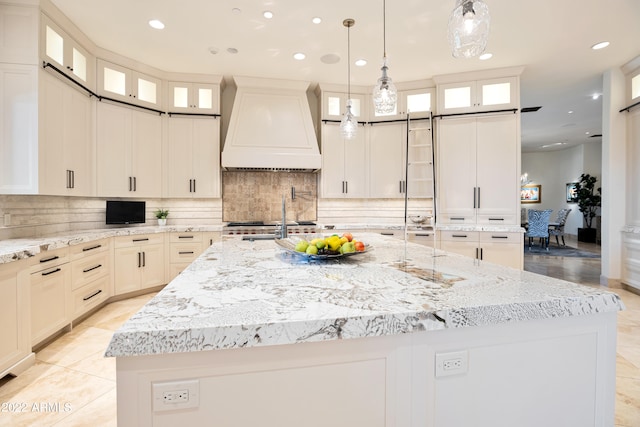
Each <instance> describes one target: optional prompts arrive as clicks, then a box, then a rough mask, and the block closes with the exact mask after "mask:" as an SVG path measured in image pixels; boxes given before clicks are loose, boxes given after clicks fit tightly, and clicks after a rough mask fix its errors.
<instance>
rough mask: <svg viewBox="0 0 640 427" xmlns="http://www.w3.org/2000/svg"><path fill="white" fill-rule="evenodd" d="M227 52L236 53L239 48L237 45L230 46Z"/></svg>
mask: <svg viewBox="0 0 640 427" xmlns="http://www.w3.org/2000/svg"><path fill="white" fill-rule="evenodd" d="M227 52H229V53H234V54H235V53H238V49H236V48H235V47H228V48H227Z"/></svg>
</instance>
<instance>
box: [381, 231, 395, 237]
mask: <svg viewBox="0 0 640 427" xmlns="http://www.w3.org/2000/svg"><path fill="white" fill-rule="evenodd" d="M380 234H381V235H383V236H393V233H392V232H390V231H381V232H380Z"/></svg>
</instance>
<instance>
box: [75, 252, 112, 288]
mask: <svg viewBox="0 0 640 427" xmlns="http://www.w3.org/2000/svg"><path fill="white" fill-rule="evenodd" d="M109 258H110V257H109V253H108V252H101V253H97V254H94V255H91V256H87V257H84V258H83V259H80V260H77V261H73V262H72V263H71V289H72V290H76V289H78V288H81V287H82V286H84V285H86V284H87V283H89V282H92V281H93V280H96V279H98V278H100V277H103V276H106V275H107V274H108V273H109V269H110V267H111V263H110V259H109Z"/></svg>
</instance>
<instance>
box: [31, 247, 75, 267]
mask: <svg viewBox="0 0 640 427" xmlns="http://www.w3.org/2000/svg"><path fill="white" fill-rule="evenodd" d="M68 261H69V248H61V249H56V250H53V251H46V252H42V253H39V254H38V255H36V256H34V257H32V258H29V263H30V264H31V268H30V269H29V272H30V273H36V272H38V271H42V270H46V269H48V268H51V267H54V266H56V265H60V264H65V263H67V262H68Z"/></svg>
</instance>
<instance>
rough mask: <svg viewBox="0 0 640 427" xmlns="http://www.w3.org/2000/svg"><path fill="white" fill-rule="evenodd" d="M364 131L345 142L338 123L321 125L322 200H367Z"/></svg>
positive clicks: (361, 129)
mask: <svg viewBox="0 0 640 427" xmlns="http://www.w3.org/2000/svg"><path fill="white" fill-rule="evenodd" d="M365 131H366V129H365V128H364V127H358V133H357V134H356V137H355V138H354V139H352V140H345V139H344V138H343V137H342V135H341V134H340V125H339V124H338V123H323V124H322V170H321V171H320V173H321V175H322V197H324V198H362V197H367V195H368V191H367V190H368V186H367V173H368V169H367V152H366V144H365V141H366V136H365V133H366V132H365Z"/></svg>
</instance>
